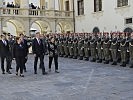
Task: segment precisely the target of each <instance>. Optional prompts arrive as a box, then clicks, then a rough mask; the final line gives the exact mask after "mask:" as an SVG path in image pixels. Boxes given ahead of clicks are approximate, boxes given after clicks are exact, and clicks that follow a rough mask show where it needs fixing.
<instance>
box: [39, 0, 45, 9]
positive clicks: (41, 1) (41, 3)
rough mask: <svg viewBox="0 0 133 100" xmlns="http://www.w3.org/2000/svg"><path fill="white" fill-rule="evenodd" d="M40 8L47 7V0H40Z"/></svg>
mask: <svg viewBox="0 0 133 100" xmlns="http://www.w3.org/2000/svg"><path fill="white" fill-rule="evenodd" d="M40 8H41V9H42V8H45V0H40Z"/></svg>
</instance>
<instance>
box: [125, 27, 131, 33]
mask: <svg viewBox="0 0 133 100" xmlns="http://www.w3.org/2000/svg"><path fill="white" fill-rule="evenodd" d="M124 32H128V33H131V32H133V29H131V28H129V27H127V28H125V29H124Z"/></svg>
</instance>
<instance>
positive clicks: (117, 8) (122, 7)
mask: <svg viewBox="0 0 133 100" xmlns="http://www.w3.org/2000/svg"><path fill="white" fill-rule="evenodd" d="M129 7H131V6H130V5H127V6H121V7H116V8H115V10H119V9H124V8H129Z"/></svg>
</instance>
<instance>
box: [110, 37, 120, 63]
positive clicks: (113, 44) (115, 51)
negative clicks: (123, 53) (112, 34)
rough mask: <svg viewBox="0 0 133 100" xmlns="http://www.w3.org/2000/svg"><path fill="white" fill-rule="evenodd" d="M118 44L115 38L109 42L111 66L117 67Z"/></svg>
mask: <svg viewBox="0 0 133 100" xmlns="http://www.w3.org/2000/svg"><path fill="white" fill-rule="evenodd" d="M118 46H119V45H118V42H117V38H113V39H112V41H111V55H112V59H113V63H112V65H117V59H118V58H117V54H118Z"/></svg>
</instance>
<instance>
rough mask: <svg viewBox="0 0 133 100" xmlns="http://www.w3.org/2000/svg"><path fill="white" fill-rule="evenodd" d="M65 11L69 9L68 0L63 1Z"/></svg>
mask: <svg viewBox="0 0 133 100" xmlns="http://www.w3.org/2000/svg"><path fill="white" fill-rule="evenodd" d="M65 7H66V11H69V1H66V2H65Z"/></svg>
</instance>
